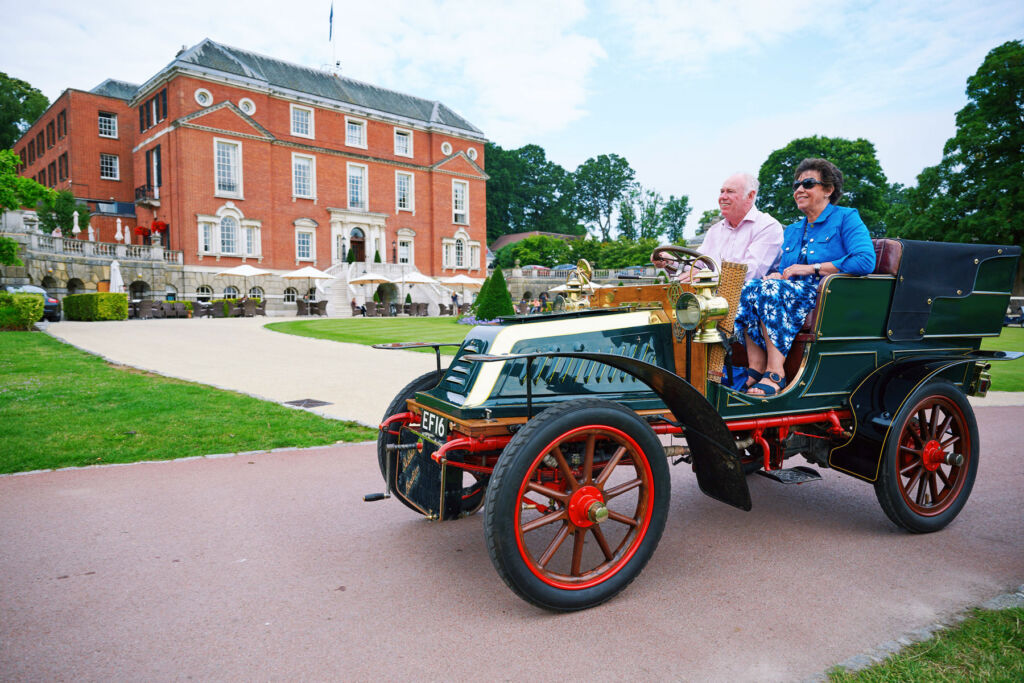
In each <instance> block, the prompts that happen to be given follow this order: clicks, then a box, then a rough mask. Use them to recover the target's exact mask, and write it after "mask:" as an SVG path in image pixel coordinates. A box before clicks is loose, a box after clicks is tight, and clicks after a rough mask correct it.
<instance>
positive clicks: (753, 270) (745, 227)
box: [698, 207, 783, 280]
mask: <svg viewBox="0 0 1024 683" xmlns="http://www.w3.org/2000/svg"><path fill="white" fill-rule="evenodd" d="M782 233H783V230H782V225H781V224H780V223H779V222H778V221H777V220H775V219H774V218H772V217H771V216H769V215H768V214H766V213H763V212H761V211H758V210H757V209H755V208H753V207H751V209H750V211H748V212H747V215H746V216H744V217H743V220H741V221H740V224H739V225H737V226H736V227H732V226H730V225H729V221H727V220H726V219H724V218H723V219H722V220H720V221H719V222H717V223H715V224H714V225H712V226H711V227H710V228H708V233H707V236H706V237H705V238H704V243H703V244H702V245H700V247H699V249H698V251H700V253H702V254H707V255H708V256H710V257H712V258H714V259H715V260H717V261H719V262H722V261H732V262H733V263H745V264H747V280H752V279H754V278H763V277H764V276H765V275H767V274H768V271H769V270H770V269H771V267H772V266H774V265H775V264H776V263H778V260H779V256H780V255H781V253H782Z"/></svg>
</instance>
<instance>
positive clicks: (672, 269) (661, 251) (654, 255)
mask: <svg viewBox="0 0 1024 683" xmlns="http://www.w3.org/2000/svg"><path fill="white" fill-rule="evenodd" d="M651 263H652V264H654V266H655V267H657V268H664V269H665V272H666V273H667V274H668V276H669V277H670V278H673V279H674V278H676V277H678V276H679V274H680V273H681V272H683V269H684V268H688V267H692V266H694V265H696V264H697V263H704V264H705V265H706V266H707V267H708V268H709V269H710V270H711V271H712V272H713V273H718V272H719V269H718V263H717V262H716V261H715V259H713V258H711V257H710V256H707V255H706V254H702V253H700V252H699V251H695V250H693V249H687V248H686V247H677V246H674V245H671V244H667V245H665V246H662V247H658V248H657V249H655V250H654V251H653V252H651Z"/></svg>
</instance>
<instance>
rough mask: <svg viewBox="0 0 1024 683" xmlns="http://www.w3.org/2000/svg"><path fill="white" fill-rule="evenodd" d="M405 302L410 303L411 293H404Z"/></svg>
mask: <svg viewBox="0 0 1024 683" xmlns="http://www.w3.org/2000/svg"><path fill="white" fill-rule="evenodd" d="M405 303H407V304H411V303H412V294H406V295H405Z"/></svg>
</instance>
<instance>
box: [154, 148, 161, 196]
mask: <svg viewBox="0 0 1024 683" xmlns="http://www.w3.org/2000/svg"><path fill="white" fill-rule="evenodd" d="M153 153H154V155H155V156H156V186H157V187H163V185H164V180H163V175H164V173H163V163H162V160H161V158H160V145H157V146H156V149H154V150H153Z"/></svg>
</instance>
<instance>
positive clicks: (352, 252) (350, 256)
mask: <svg viewBox="0 0 1024 683" xmlns="http://www.w3.org/2000/svg"><path fill="white" fill-rule="evenodd" d="M355 262H356V250H355V249H349V250H348V256H346V257H345V263H355Z"/></svg>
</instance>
